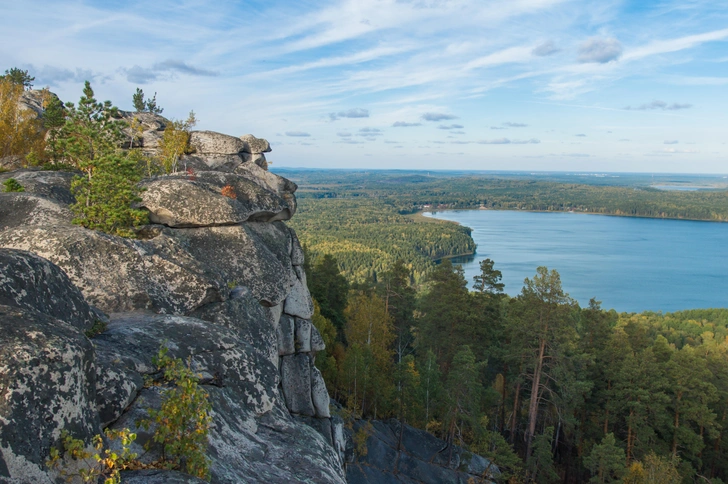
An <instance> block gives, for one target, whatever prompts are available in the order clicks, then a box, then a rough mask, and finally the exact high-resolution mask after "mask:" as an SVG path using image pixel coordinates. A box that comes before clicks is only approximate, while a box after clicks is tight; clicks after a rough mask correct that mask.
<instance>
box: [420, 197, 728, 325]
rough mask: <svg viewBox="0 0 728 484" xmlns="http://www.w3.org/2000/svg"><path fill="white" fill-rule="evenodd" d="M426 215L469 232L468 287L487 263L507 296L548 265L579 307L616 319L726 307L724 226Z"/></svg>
mask: <svg viewBox="0 0 728 484" xmlns="http://www.w3.org/2000/svg"><path fill="white" fill-rule="evenodd" d="M424 215H425V216H428V217H433V218H437V219H443V220H451V221H454V222H458V223H460V224H462V225H465V226H468V227H470V228H472V229H473V234H472V236H473V239H474V240H475V243H476V244H478V249H477V254H476V255H475V257H473V258H470V260H469V261H465V262H462V266H463V269H464V270H465V277H466V279H467V280H468V283H469V284H471V283H472V281H473V276H475V275H476V274H478V273H479V272H480V267H479V264H480V261H481V260H483V259H485V258H490V259H492V260H493V261H495V268H496V269H498V270H500V271H501V272H503V281H502V282H504V283H505V285H506V288H505V290H506V292H507V293H508V294H510V295H512V296H515V295H517V294H518V293H520V291H521V288H522V287H523V279H524V278H526V277H529V278H532V277H533V276H534V274H535V273H536V267H538V266H546V267H548V268H549V269H556V270H557V271H558V272H559V274H560V275H561V282H562V286H563V288H564V291H566V292H568V293H569V294H570V295H571V297H573V298H574V299H576V300H577V301H579V304H580V305H581V306H582V307H585V306H587V305H588V303H589V299H590V298H592V297H595V298H596V299H597V300H599V301H602V307H603V308H604V309H611V308H614V309H616V310H617V311H620V312H621V311H628V312H641V311H648V310H649V311H663V312H671V311H679V310H682V309H697V308H711V307H728V224H726V223H714V222H694V221H686V220H664V219H648V218H631V217H614V216H605V215H587V214H576V213H541V212H517V211H495V210H448V211H438V212H435V213H425V214H424ZM456 262H457V263H461V261H456Z"/></svg>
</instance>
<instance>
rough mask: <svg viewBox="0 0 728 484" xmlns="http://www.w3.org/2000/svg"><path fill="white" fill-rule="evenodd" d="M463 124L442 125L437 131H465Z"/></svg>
mask: <svg viewBox="0 0 728 484" xmlns="http://www.w3.org/2000/svg"><path fill="white" fill-rule="evenodd" d="M463 128H464V126H463V125H462V124H441V125H440V126H438V127H437V129H463Z"/></svg>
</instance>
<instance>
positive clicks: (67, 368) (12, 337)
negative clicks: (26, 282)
mask: <svg viewBox="0 0 728 484" xmlns="http://www.w3.org/2000/svg"><path fill="white" fill-rule="evenodd" d="M93 361H94V351H93V348H92V346H91V342H90V341H89V340H88V339H87V338H86V337H85V336H84V335H83V333H81V332H80V331H79V330H78V329H77V328H74V327H73V326H71V325H69V324H66V323H64V322H63V321H60V320H58V319H56V318H53V317H51V316H48V315H46V314H42V313H40V312H37V311H33V310H30V309H26V308H20V307H13V306H5V305H0V422H2V425H0V481H3V480H4V478H7V479H9V482H17V483H27V482H48V476H47V474H46V471H45V462H46V461H47V460H48V458H49V452H50V449H51V446H55V445H56V444H57V443H58V441H59V437H60V434H61V430H66V431H68V432H69V433H70V435H71V436H73V437H75V438H78V439H82V440H84V441H85V442H87V443H90V442H91V438H92V437H93V436H94V435H96V434H99V433H100V432H101V428H100V425H99V419H98V415H97V413H96V401H95V373H94V363H93Z"/></svg>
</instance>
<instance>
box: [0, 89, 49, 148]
mask: <svg viewBox="0 0 728 484" xmlns="http://www.w3.org/2000/svg"><path fill="white" fill-rule="evenodd" d="M22 95H23V86H22V85H18V84H14V83H12V82H10V81H8V80H6V79H0V158H2V157H5V156H21V157H23V158H25V156H27V155H28V154H29V153H34V154H36V155H37V154H40V153H42V152H43V150H44V149H45V141H44V133H43V129H42V125H41V122H40V120H39V119H38V117H37V115H36V113H35V112H34V111H32V110H31V109H25V108H22V107H21V106H20V104H19V102H20V99H21V96H22Z"/></svg>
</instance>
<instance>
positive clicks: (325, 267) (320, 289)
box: [308, 254, 349, 331]
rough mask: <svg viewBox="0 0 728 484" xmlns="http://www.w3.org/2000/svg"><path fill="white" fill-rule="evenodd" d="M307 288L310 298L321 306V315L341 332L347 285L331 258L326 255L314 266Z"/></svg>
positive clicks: (334, 260) (347, 292) (347, 291)
mask: <svg viewBox="0 0 728 484" xmlns="http://www.w3.org/2000/svg"><path fill="white" fill-rule="evenodd" d="M308 287H309V289H310V291H311V296H313V298H314V299H316V301H318V303H319V305H320V306H321V314H322V315H323V316H324V317H325V318H326V319H328V320H329V321H331V322H332V323H334V326H336V328H337V329H339V330H340V331H343V328H344V322H345V321H346V317H345V316H344V310H345V309H346V302H347V297H348V294H349V283H348V282H347V281H346V278H344V276H342V275H341V273H340V272H339V265H338V264H337V262H336V259H334V257H333V256H331V255H328V254H326V255H325V256H323V257H322V258H321V259H320V260H318V261H317V262H316V264H314V266H313V268H312V269H311V274H310V277H309V278H308Z"/></svg>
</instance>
